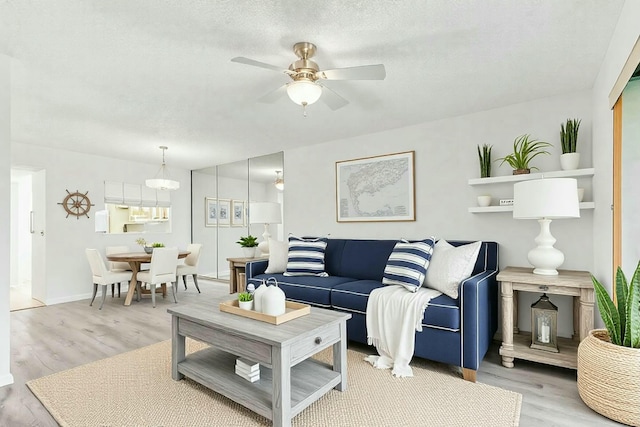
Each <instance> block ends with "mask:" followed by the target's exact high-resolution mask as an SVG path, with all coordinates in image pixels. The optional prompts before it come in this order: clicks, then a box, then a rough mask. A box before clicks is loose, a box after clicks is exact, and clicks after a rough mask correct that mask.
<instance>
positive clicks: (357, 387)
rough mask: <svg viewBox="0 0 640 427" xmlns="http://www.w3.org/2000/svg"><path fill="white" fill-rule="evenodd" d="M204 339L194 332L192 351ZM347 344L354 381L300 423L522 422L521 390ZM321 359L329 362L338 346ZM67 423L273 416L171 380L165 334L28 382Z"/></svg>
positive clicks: (226, 421) (240, 422) (261, 422)
mask: <svg viewBox="0 0 640 427" xmlns="http://www.w3.org/2000/svg"><path fill="white" fill-rule="evenodd" d="M204 347H205V345H204V344H202V343H199V342H197V341H192V340H190V339H187V351H188V352H193V351H197V350H199V349H201V348H204ZM364 356H365V355H364V354H363V353H359V352H356V351H353V350H349V351H348V365H347V366H348V388H347V390H346V391H345V392H339V391H336V390H331V391H330V392H329V393H327V394H326V395H325V396H324V397H322V398H320V399H319V400H318V401H316V402H315V403H313V404H312V405H311V406H309V407H308V408H307V409H305V410H304V411H302V412H301V413H300V414H299V415H298V416H296V417H295V418H294V419H293V421H292V424H293V426H350V427H353V426H492V427H496V426H517V425H518V423H519V418H520V406H521V403H522V395H520V394H518V393H514V392H511V391H507V390H503V389H500V388H497V387H493V386H489V385H486V384H480V383H476V384H473V383H470V382H467V381H464V380H462V378H458V377H456V376H455V375H454V374H453V373H450V372H438V371H437V368H436V369H434V368H433V365H431V364H430V362H428V361H424V360H422V359H419V360H414V361H413V362H412V367H413V372H414V377H413V378H394V377H392V376H391V373H390V371H388V370H378V369H375V368H373V367H372V366H371V365H370V364H369V363H367V362H365V361H364V360H363V358H364ZM315 357H316V358H317V359H320V360H322V361H325V362H327V363H330V360H331V348H329V349H327V350H325V351H323V352H321V353H318V354H317V355H316V356H315ZM27 385H28V386H29V388H30V389H31V391H32V392H33V393H34V394H35V395H36V397H37V398H38V399H40V402H42V404H43V405H44V406H45V407H46V408H47V410H48V411H49V412H50V413H51V415H52V416H53V417H54V418H55V420H56V421H57V422H58V423H59V424H60V425H62V426H78V427H80V426H82V427H90V426H165V427H169V426H180V427H187V426H189V427H191V426H194V427H195V426H268V425H271V421H270V420H268V419H266V418H264V417H262V416H260V415H257V414H255V413H253V412H251V411H250V410H248V409H246V408H244V407H243V406H240V405H238V404H236V403H234V402H232V401H231V400H229V399H227V398H225V397H223V396H222V395H219V394H217V393H214V392H212V391H210V390H209V389H207V388H205V387H204V386H201V385H199V384H198V383H196V382H193V381H191V380H188V379H187V380H183V381H174V380H172V379H171V343H170V341H163V342H161V343H158V344H154V345H151V346H148V347H143V348H141V349H138V350H134V351H130V352H128V353H123V354H120V355H117V356H114V357H110V358H107V359H103V360H99V361H96V362H92V363H89V364H87V365H83V366H79V367H77V368H73V369H69V370H67V371H63V372H59V373H56V374H52V375H48V376H46V377H42V378H39V379H36V380H33V381H29V382H28V383H27Z"/></svg>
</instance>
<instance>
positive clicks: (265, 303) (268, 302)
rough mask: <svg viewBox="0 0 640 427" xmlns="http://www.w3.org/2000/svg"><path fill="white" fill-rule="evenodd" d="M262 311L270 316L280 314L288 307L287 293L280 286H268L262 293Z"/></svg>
mask: <svg viewBox="0 0 640 427" xmlns="http://www.w3.org/2000/svg"><path fill="white" fill-rule="evenodd" d="M261 304H262V312H263V313H264V314H268V315H270V316H280V315H281V314H284V313H285V312H286V311H287V309H286V303H285V295H284V292H283V291H282V289H280V288H279V287H278V286H275V285H274V286H268V287H267V289H266V291H265V292H264V294H263V295H262V301H261Z"/></svg>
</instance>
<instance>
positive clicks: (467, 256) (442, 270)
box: [424, 240, 482, 299]
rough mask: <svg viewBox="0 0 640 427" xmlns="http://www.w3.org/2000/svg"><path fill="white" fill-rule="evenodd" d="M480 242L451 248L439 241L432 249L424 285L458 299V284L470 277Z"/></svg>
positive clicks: (448, 244)
mask: <svg viewBox="0 0 640 427" xmlns="http://www.w3.org/2000/svg"><path fill="white" fill-rule="evenodd" d="M481 245H482V242H474V243H469V244H468V245H462V246H458V247H456V246H453V245H451V244H450V243H449V242H447V241H446V240H440V241H438V243H436V245H435V246H434V248H433V255H431V263H430V264H429V268H428V269H427V276H426V278H425V280H424V285H425V286H426V287H428V288H431V289H435V290H437V291H440V292H442V293H443V294H445V295H447V296H449V297H451V298H453V299H457V298H458V286H459V285H460V282H462V281H463V280H465V279H466V278H468V277H469V276H471V273H473V266H474V265H475V264H476V260H477V258H478V253H479V252H480V246H481Z"/></svg>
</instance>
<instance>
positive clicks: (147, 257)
mask: <svg viewBox="0 0 640 427" xmlns="http://www.w3.org/2000/svg"><path fill="white" fill-rule="evenodd" d="M190 253H191V252H189V251H179V252H178V259H182V258H186V257H187V255H189V254H190ZM151 255H152V254H148V253H146V252H126V253H122V254H110V255H107V259H108V260H109V261H115V262H128V263H129V265H130V266H131V272H132V274H131V282H129V290H128V291H127V297H126V298H125V299H124V305H131V301H132V300H133V295H134V294H135V292H136V284H137V283H138V272H139V271H140V267H141V266H142V264H144V263H149V262H151ZM176 280H177V279H176ZM176 285H177V283H176ZM163 286H164V285H163Z"/></svg>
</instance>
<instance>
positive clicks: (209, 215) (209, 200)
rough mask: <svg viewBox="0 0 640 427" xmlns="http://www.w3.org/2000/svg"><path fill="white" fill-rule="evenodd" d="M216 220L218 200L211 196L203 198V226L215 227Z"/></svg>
mask: <svg viewBox="0 0 640 427" xmlns="http://www.w3.org/2000/svg"><path fill="white" fill-rule="evenodd" d="M217 221H218V200H217V199H215V198H213V197H205V198H204V226H205V227H215V226H216V222H217Z"/></svg>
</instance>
